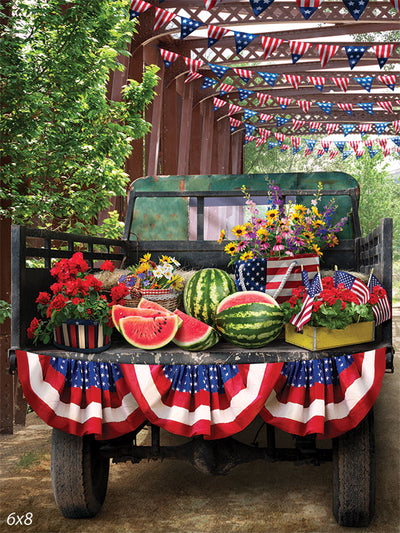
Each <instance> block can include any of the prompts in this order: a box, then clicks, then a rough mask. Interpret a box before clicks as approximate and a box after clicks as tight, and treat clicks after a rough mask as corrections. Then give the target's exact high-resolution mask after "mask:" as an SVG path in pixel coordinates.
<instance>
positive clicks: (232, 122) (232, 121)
mask: <svg viewBox="0 0 400 533" xmlns="http://www.w3.org/2000/svg"><path fill="white" fill-rule="evenodd" d="M229 123H230V125H231V133H232V132H233V131H235V130H236V129H237V128H239V126H241V124H242V122H241V121H240V120H238V119H237V118H232V117H229Z"/></svg>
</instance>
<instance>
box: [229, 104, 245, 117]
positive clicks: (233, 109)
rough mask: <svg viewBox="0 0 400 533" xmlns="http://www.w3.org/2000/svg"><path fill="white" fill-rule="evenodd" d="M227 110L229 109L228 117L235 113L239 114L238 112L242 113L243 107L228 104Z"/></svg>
mask: <svg viewBox="0 0 400 533" xmlns="http://www.w3.org/2000/svg"><path fill="white" fill-rule="evenodd" d="M228 109H229V111H228V116H229V115H234V114H235V113H239V111H243V107H240V105H236V104H229V108H228Z"/></svg>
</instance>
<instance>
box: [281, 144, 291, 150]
mask: <svg viewBox="0 0 400 533" xmlns="http://www.w3.org/2000/svg"><path fill="white" fill-rule="evenodd" d="M288 148H289V145H287V144H282V145H281V152H286V150H287V149H288Z"/></svg>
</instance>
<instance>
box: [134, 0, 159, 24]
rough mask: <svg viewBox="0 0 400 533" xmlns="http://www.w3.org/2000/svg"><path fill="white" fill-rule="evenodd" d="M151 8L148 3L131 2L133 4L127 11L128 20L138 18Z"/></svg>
mask: <svg viewBox="0 0 400 533" xmlns="http://www.w3.org/2000/svg"><path fill="white" fill-rule="evenodd" d="M151 7H153V6H152V4H149V3H148V2H144V1H143V0H133V2H132V3H131V7H130V10H129V18H130V20H132V19H134V18H136V17H138V16H139V15H141V14H142V13H145V12H146V11H147V10H148V9H150V8H151Z"/></svg>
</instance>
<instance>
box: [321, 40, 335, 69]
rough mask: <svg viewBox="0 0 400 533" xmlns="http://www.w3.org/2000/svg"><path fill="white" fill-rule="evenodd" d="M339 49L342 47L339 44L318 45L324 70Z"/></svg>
mask: <svg viewBox="0 0 400 533" xmlns="http://www.w3.org/2000/svg"><path fill="white" fill-rule="evenodd" d="M339 48H340V46H339V45H337V44H317V50H318V53H319V60H320V61H321V67H322V68H324V67H325V65H326V64H327V63H328V61H330V60H331V59H332V57H333V56H334V55H335V54H336V52H337V51H338V50H339Z"/></svg>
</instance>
